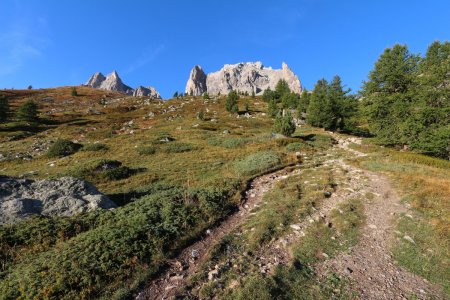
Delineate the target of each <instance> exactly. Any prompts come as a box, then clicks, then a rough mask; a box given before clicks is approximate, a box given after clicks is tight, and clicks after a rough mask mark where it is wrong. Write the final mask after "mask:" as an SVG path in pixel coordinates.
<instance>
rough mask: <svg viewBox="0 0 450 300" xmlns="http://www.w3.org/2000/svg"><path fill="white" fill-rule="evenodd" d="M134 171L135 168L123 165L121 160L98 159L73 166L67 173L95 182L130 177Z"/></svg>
mask: <svg viewBox="0 0 450 300" xmlns="http://www.w3.org/2000/svg"><path fill="white" fill-rule="evenodd" d="M134 173H135V171H134V170H132V169H130V168H128V167H127V166H123V165H122V163H121V162H120V161H117V160H108V159H98V160H94V161H91V162H88V163H86V164H84V165H81V166H77V167H75V168H73V169H72V170H70V171H69V172H68V173H67V175H70V176H74V177H78V178H83V179H86V180H89V181H93V182H104V181H108V180H119V179H124V178H128V177H130V176H131V175H133V174H134Z"/></svg>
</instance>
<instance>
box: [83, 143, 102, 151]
mask: <svg viewBox="0 0 450 300" xmlns="http://www.w3.org/2000/svg"><path fill="white" fill-rule="evenodd" d="M108 149H109V148H108V146H107V145H105V144H102V143H95V144H86V145H83V148H82V149H81V151H92V152H95V151H106V150H108Z"/></svg>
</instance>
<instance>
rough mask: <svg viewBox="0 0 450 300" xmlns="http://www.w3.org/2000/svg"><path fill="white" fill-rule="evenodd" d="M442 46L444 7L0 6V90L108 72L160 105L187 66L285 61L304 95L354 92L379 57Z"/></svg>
mask: <svg viewBox="0 0 450 300" xmlns="http://www.w3.org/2000/svg"><path fill="white" fill-rule="evenodd" d="M449 38H450V1H449V0H436V1H433V0H428V1H418V0H378V1H361V0H352V1H350V0H348V1H346V0H343V1H336V0H297V1H295V0H292V1H291V0H278V1H270V0H258V1H256V0H254V1H249V0H227V1H219V0H217V1H214V0H190V1H181V0H160V1H151V0H148V1H144V0H141V1H137V0H128V1H119V0H95V1H94V0H77V1H75V0H65V1H56V0H0V88H12V87H13V88H16V89H22V88H26V87H27V86H28V85H30V84H31V85H32V86H33V87H34V88H41V87H55V86H62V85H79V84H81V83H84V82H86V80H87V79H88V78H89V77H90V75H91V74H92V73H94V72H98V71H99V72H102V73H103V74H105V75H106V74H107V73H110V72H111V71H112V70H117V71H118V73H119V75H120V76H121V78H122V80H123V81H124V82H125V83H126V84H128V85H130V86H132V87H136V86H138V85H144V86H148V85H151V86H154V87H156V88H157V90H159V91H160V93H161V94H162V95H163V97H165V98H168V97H171V96H172V94H173V93H174V92H175V91H176V90H178V91H184V88H185V85H186V81H187V79H188V76H189V72H190V70H191V68H192V67H193V66H194V65H201V66H202V67H203V69H204V70H205V71H206V72H207V73H208V72H213V71H216V70H218V69H220V68H221V67H222V66H223V65H224V64H227V63H238V62H247V61H262V62H263V64H264V65H265V66H272V67H273V68H280V67H281V63H282V62H283V61H284V62H286V63H288V65H289V66H290V67H291V69H292V70H293V71H294V72H295V73H296V74H297V75H298V76H299V77H300V80H301V81H302V83H303V85H304V86H305V87H306V88H307V89H312V88H313V87H314V83H315V82H316V81H317V80H318V79H320V78H323V77H325V78H327V79H330V78H331V77H332V76H333V75H335V74H339V75H340V76H341V78H342V80H343V82H344V83H345V84H346V85H347V86H348V87H350V88H351V89H352V90H354V91H357V90H358V89H359V88H360V86H361V83H362V81H363V80H365V79H366V78H367V75H368V72H369V71H370V70H371V69H372V68H373V64H374V62H375V61H376V60H377V58H378V57H379V55H380V54H381V53H382V51H383V49H385V48H386V47H391V46H392V45H394V44H395V43H401V44H407V45H408V46H409V49H410V51H411V52H414V53H421V54H423V53H425V52H426V49H427V46H428V45H429V44H430V43H431V42H433V41H435V40H440V41H446V40H449Z"/></svg>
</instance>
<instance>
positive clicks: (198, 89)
mask: <svg viewBox="0 0 450 300" xmlns="http://www.w3.org/2000/svg"><path fill="white" fill-rule="evenodd" d="M280 79H284V80H286V82H287V83H288V85H289V87H290V89H291V90H292V91H293V92H295V93H299V94H300V93H301V92H302V85H301V82H300V80H299V79H298V77H297V76H296V75H295V74H294V72H292V70H291V69H290V68H289V67H288V65H287V64H285V63H283V64H282V68H281V69H272V68H267V67H264V66H263V64H262V63H261V62H249V63H239V64H234V65H225V66H224V67H223V68H222V69H221V70H219V71H217V72H213V73H209V74H208V75H205V73H204V72H203V70H202V68H201V67H200V66H195V67H194V68H193V69H192V71H191V74H190V77H189V80H188V82H187V84H186V93H188V94H191V92H192V94H193V95H195V96H198V95H201V94H203V93H204V92H207V93H208V94H210V95H218V94H222V95H223V94H228V93H229V92H230V91H232V90H235V91H240V92H248V93H249V94H251V93H252V92H255V94H257V95H258V94H262V93H263V92H264V91H265V90H266V89H268V88H270V89H272V90H273V89H274V88H275V86H276V84H277V82H278V81H279V80H280Z"/></svg>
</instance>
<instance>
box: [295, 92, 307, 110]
mask: <svg viewBox="0 0 450 300" xmlns="http://www.w3.org/2000/svg"><path fill="white" fill-rule="evenodd" d="M309 99H310V93H308V91H307V90H303V92H302V94H301V95H300V99H299V102H298V106H297V109H298V112H299V114H301V113H306V110H307V109H308V105H309Z"/></svg>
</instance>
